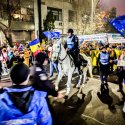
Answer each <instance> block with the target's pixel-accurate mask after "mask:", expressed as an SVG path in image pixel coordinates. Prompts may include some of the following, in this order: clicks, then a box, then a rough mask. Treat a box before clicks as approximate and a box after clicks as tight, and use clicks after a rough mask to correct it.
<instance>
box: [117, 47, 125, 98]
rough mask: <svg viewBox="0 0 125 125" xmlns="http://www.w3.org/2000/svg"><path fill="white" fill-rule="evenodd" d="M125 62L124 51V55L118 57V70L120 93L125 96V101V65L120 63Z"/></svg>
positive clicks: (123, 53)
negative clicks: (124, 86)
mask: <svg viewBox="0 0 125 125" xmlns="http://www.w3.org/2000/svg"><path fill="white" fill-rule="evenodd" d="M122 61H123V62H124V61H125V49H124V50H123V51H122V54H121V55H120V57H118V63H117V66H118V67H117V70H118V73H117V75H118V77H119V81H118V83H119V90H118V92H121V94H122V96H123V100H125V93H124V91H123V84H122V83H123V82H124V80H125V65H123V64H121V63H120V62H122Z"/></svg>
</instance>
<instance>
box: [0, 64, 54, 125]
mask: <svg viewBox="0 0 125 125" xmlns="http://www.w3.org/2000/svg"><path fill="white" fill-rule="evenodd" d="M16 76H17V77H16ZM29 76H30V70H29V68H28V67H27V66H26V65H25V64H23V63H19V64H16V65H15V66H14V67H13V68H12V69H11V71H10V77H11V79H12V82H13V83H14V85H13V86H12V87H10V88H3V90H1V94H0V107H2V108H0V113H1V116H0V124H9V125H12V124H24V125H28V124H33V125H34V124H37V125H52V117H51V114H50V111H49V108H48V105H47V102H46V95H47V93H46V92H43V91H37V90H35V89H34V88H33V87H32V86H31V85H28V82H29Z"/></svg>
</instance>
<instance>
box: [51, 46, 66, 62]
mask: <svg viewBox="0 0 125 125" xmlns="http://www.w3.org/2000/svg"><path fill="white" fill-rule="evenodd" d="M59 47H60V50H59V52H56V51H53V52H55V53H58V58H59V61H60V62H62V61H64V60H65V59H66V57H67V55H68V54H67V53H66V56H65V57H64V58H63V59H60V57H59V55H60V53H61V44H60V46H59Z"/></svg>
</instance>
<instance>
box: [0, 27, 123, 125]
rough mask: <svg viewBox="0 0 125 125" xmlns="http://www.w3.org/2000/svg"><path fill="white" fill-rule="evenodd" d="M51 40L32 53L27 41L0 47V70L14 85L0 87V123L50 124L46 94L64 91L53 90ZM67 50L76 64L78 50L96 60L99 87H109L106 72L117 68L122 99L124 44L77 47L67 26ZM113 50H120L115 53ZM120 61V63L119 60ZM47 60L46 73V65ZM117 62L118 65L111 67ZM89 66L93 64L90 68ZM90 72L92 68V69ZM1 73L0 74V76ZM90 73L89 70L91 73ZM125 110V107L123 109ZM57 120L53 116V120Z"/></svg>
mask: <svg viewBox="0 0 125 125" xmlns="http://www.w3.org/2000/svg"><path fill="white" fill-rule="evenodd" d="M52 45H53V44H52V43H49V44H48V45H46V46H45V48H44V49H40V48H41V47H40V46H38V48H39V50H38V51H37V53H35V54H34V53H32V51H31V50H30V47H29V46H28V45H22V44H21V45H19V46H16V45H15V46H14V47H10V46H8V45H7V46H3V47H2V48H1V50H0V74H1V75H8V74H9V75H10V78H11V80H12V83H13V86H11V87H9V88H7V87H6V88H1V90H0V107H2V108H0V112H1V117H0V124H13V123H14V124H16V123H20V124H26V125H28V124H38V125H52V124H56V123H53V119H54V113H53V109H52V107H51V105H50V102H49V99H48V95H52V96H53V97H55V99H60V98H63V95H62V94H61V93H60V92H58V91H56V90H55V88H54V85H53V84H52V83H51V82H50V81H49V79H48V78H49V77H50V78H51V77H53V72H54V68H55V70H56V73H57V74H58V73H59V71H58V61H56V62H53V61H52V60H51V54H52V50H53V48H52ZM64 47H65V49H66V51H67V53H68V54H70V55H71V56H72V57H73V59H74V64H75V66H76V67H78V70H79V74H81V71H80V66H79V65H78V64H79V63H78V60H79V53H81V54H82V53H85V54H86V56H88V57H91V58H92V61H93V60H94V59H95V60H94V61H95V62H96V64H95V65H96V66H97V67H99V74H100V80H101V84H100V86H101V90H103V89H105V88H106V89H108V80H107V79H108V75H109V74H110V73H112V72H114V71H115V70H116V69H117V76H118V78H119V80H118V83H119V90H118V91H119V92H121V94H122V97H123V101H124V100H125V93H124V90H123V84H122V83H124V81H125V65H124V64H125V63H124V61H125V49H124V47H125V45H117V44H113V45H108V44H107V45H100V44H97V43H96V44H94V45H93V44H82V45H81V46H80V47H79V44H78V37H77V36H76V35H74V34H73V30H72V29H69V30H68V37H67V41H66V43H65V45H64ZM116 50H119V53H117V51H116ZM121 61H123V63H122V64H121V63H120V62H121ZM48 62H49V65H50V68H49V77H48V73H47V72H46V69H45V65H47V64H48ZM115 65H117V68H114V67H115ZM90 70H92V68H90ZM91 72H92V71H91ZM1 75H0V76H1ZM91 76H92V73H91ZM123 111H124V110H123ZM54 121H56V120H54Z"/></svg>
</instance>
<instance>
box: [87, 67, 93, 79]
mask: <svg viewBox="0 0 125 125" xmlns="http://www.w3.org/2000/svg"><path fill="white" fill-rule="evenodd" d="M88 68H89V74H90V76H91V77H93V74H92V65H89V66H88Z"/></svg>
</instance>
